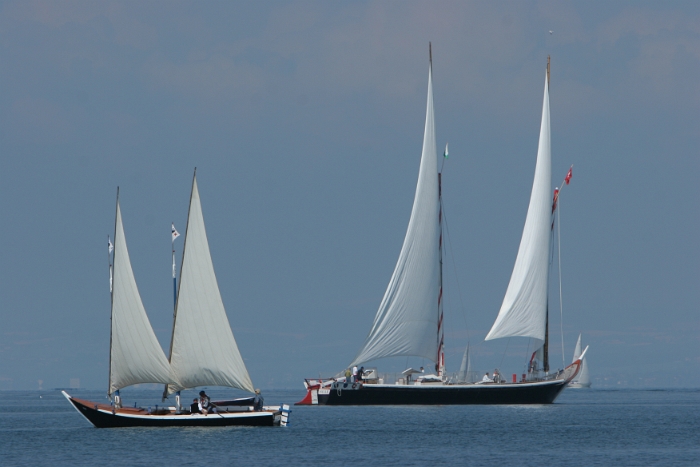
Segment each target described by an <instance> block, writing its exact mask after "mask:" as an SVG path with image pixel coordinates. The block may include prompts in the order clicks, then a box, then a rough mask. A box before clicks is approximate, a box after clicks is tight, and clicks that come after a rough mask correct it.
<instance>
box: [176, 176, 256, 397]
mask: <svg viewBox="0 0 700 467" xmlns="http://www.w3.org/2000/svg"><path fill="white" fill-rule="evenodd" d="M170 365H171V367H172V370H173V375H174V376H175V378H176V381H177V384H172V385H169V386H168V387H167V393H168V394H172V393H173V392H176V391H178V390H181V389H185V388H192V387H196V386H228V387H233V388H239V389H243V390H245V391H250V392H253V383H252V382H251V380H250V376H249V375H248V370H247V369H246V367H245V363H243V359H242V358H241V354H240V352H239V351H238V346H237V345H236V340H235V339H234V337H233V333H232V332H231V327H230V325H229V321H228V318H227V316H226V310H225V309H224V304H223V301H222V300H221V294H220V292H219V285H218V283H217V281H216V275H215V274H214V265H213V263H212V260H211V254H210V252H209V242H208V241H207V233H206V230H205V228H204V217H203V216H202V206H201V203H200V200H199V191H198V190H197V178H196V176H195V178H194V180H193V182H192V195H191V198H190V209H189V215H188V220H187V234H186V236H185V247H184V253H183V259H182V268H181V272H180V288H179V291H178V297H177V306H176V311H175V323H174V324H173V337H172V342H171V350H170Z"/></svg>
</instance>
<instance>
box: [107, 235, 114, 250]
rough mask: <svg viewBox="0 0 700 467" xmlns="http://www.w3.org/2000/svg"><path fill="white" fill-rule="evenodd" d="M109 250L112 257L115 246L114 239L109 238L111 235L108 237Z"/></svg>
mask: <svg viewBox="0 0 700 467" xmlns="http://www.w3.org/2000/svg"><path fill="white" fill-rule="evenodd" d="M107 250H108V251H109V254H110V255H111V254H112V252H113V251H114V245H112V239H110V238H109V235H108V236H107Z"/></svg>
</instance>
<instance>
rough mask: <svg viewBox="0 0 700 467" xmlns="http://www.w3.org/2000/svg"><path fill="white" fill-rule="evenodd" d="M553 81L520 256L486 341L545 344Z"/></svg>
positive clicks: (544, 107) (546, 92) (546, 85)
mask: <svg viewBox="0 0 700 467" xmlns="http://www.w3.org/2000/svg"><path fill="white" fill-rule="evenodd" d="M551 159H552V158H551V144H550V127H549V82H548V78H547V77H545V83H544V99H543V102H542V123H541V126H540V142H539V147H538V150H537V164H536V166H535V178H534V181H533V183H532V193H531V195H530V205H529V207H528V211H527V218H526V219H525V227H524V228H523V236H522V238H521V240H520V248H519V249H518V256H517V258H516V260H515V266H514V267H513V273H512V275H511V278H510V283H509V284H508V289H507V290H506V294H505V297H504V298H503V304H502V305H501V310H500V311H499V313H498V317H497V318H496V321H495V323H494V324H493V327H492V328H491V331H489V333H488V335H487V336H486V339H485V340H491V339H498V338H501V337H512V336H523V337H531V338H533V339H538V340H540V341H544V339H545V322H546V315H547V281H548V274H549V242H550V218H551V213H552V199H551V184H552V168H551V165H552V164H551Z"/></svg>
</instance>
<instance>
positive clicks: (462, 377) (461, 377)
mask: <svg viewBox="0 0 700 467" xmlns="http://www.w3.org/2000/svg"><path fill="white" fill-rule="evenodd" d="M471 366H472V360H471V356H470V355H469V344H467V348H466V349H464V355H463V356H462V365H461V366H460V367H459V373H458V374H457V382H458V383H466V382H467V381H468V378H469V376H470V374H469V373H470V372H471V370H472V368H471Z"/></svg>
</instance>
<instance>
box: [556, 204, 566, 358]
mask: <svg viewBox="0 0 700 467" xmlns="http://www.w3.org/2000/svg"><path fill="white" fill-rule="evenodd" d="M557 249H558V251H557V259H558V260H559V326H560V327H561V362H562V365H564V366H562V368H566V359H565V357H564V306H563V298H562V290H561V203H560V204H559V214H557Z"/></svg>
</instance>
